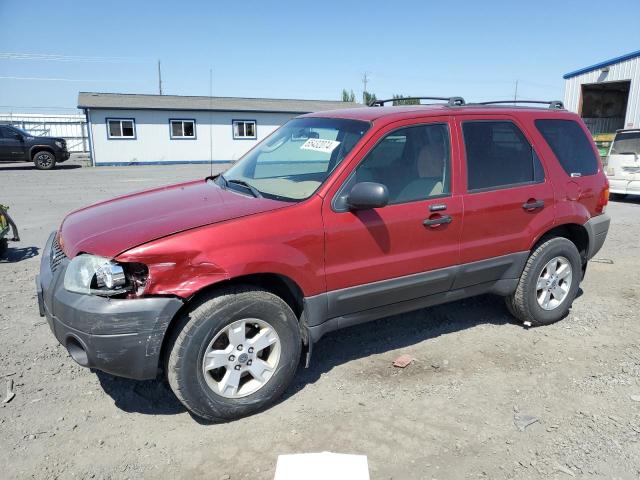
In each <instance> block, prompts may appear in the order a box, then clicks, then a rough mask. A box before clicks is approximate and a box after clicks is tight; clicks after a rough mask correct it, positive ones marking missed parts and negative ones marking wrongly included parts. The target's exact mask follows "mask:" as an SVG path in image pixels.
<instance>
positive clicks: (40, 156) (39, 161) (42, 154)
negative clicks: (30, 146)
mask: <svg viewBox="0 0 640 480" xmlns="http://www.w3.org/2000/svg"><path fill="white" fill-rule="evenodd" d="M33 163H34V165H35V166H36V168H37V169H38V170H51V169H52V168H53V167H55V166H56V157H55V156H54V155H53V153H51V152H47V151H46V150H40V151H39V152H36V153H35V154H34V155H33Z"/></svg>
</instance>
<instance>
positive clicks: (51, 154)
mask: <svg viewBox="0 0 640 480" xmlns="http://www.w3.org/2000/svg"><path fill="white" fill-rule="evenodd" d="M68 159H69V152H68V151H67V142H66V141H65V140H64V139H63V138H56V137H34V136H33V135H30V134H29V133H27V132H25V131H24V130H20V129H19V128H16V127H14V126H12V125H0V162H33V163H34V164H35V166H36V168H37V169H38V170H51V169H52V168H54V167H55V166H56V163H60V162H64V161H65V160H68Z"/></svg>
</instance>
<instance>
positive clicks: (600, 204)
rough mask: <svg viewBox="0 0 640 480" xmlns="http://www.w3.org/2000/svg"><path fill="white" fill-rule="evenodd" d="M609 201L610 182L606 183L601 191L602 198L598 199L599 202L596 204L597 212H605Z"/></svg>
mask: <svg viewBox="0 0 640 480" xmlns="http://www.w3.org/2000/svg"><path fill="white" fill-rule="evenodd" d="M607 203H609V183H608V182H607V184H606V185H605V187H604V188H603V189H602V192H600V198H599V199H598V204H597V205H596V213H604V209H605V208H606V206H607Z"/></svg>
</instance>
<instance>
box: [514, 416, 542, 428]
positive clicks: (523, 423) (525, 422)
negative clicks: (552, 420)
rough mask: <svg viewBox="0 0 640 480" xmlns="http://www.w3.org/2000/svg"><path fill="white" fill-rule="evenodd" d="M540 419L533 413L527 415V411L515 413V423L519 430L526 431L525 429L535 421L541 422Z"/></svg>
mask: <svg viewBox="0 0 640 480" xmlns="http://www.w3.org/2000/svg"><path fill="white" fill-rule="evenodd" d="M539 421H540V419H539V418H538V417H534V416H533V415H527V414H526V413H516V414H514V415H513V423H515V425H516V427H518V430H520V431H521V432H524V430H525V429H526V428H527V427H528V426H529V425H532V424H534V423H537V422H539Z"/></svg>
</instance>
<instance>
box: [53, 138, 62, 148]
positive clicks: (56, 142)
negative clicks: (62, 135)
mask: <svg viewBox="0 0 640 480" xmlns="http://www.w3.org/2000/svg"><path fill="white" fill-rule="evenodd" d="M53 143H55V144H56V146H57V147H58V148H62V142H61V141H60V140H56V141H55V142H53Z"/></svg>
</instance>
